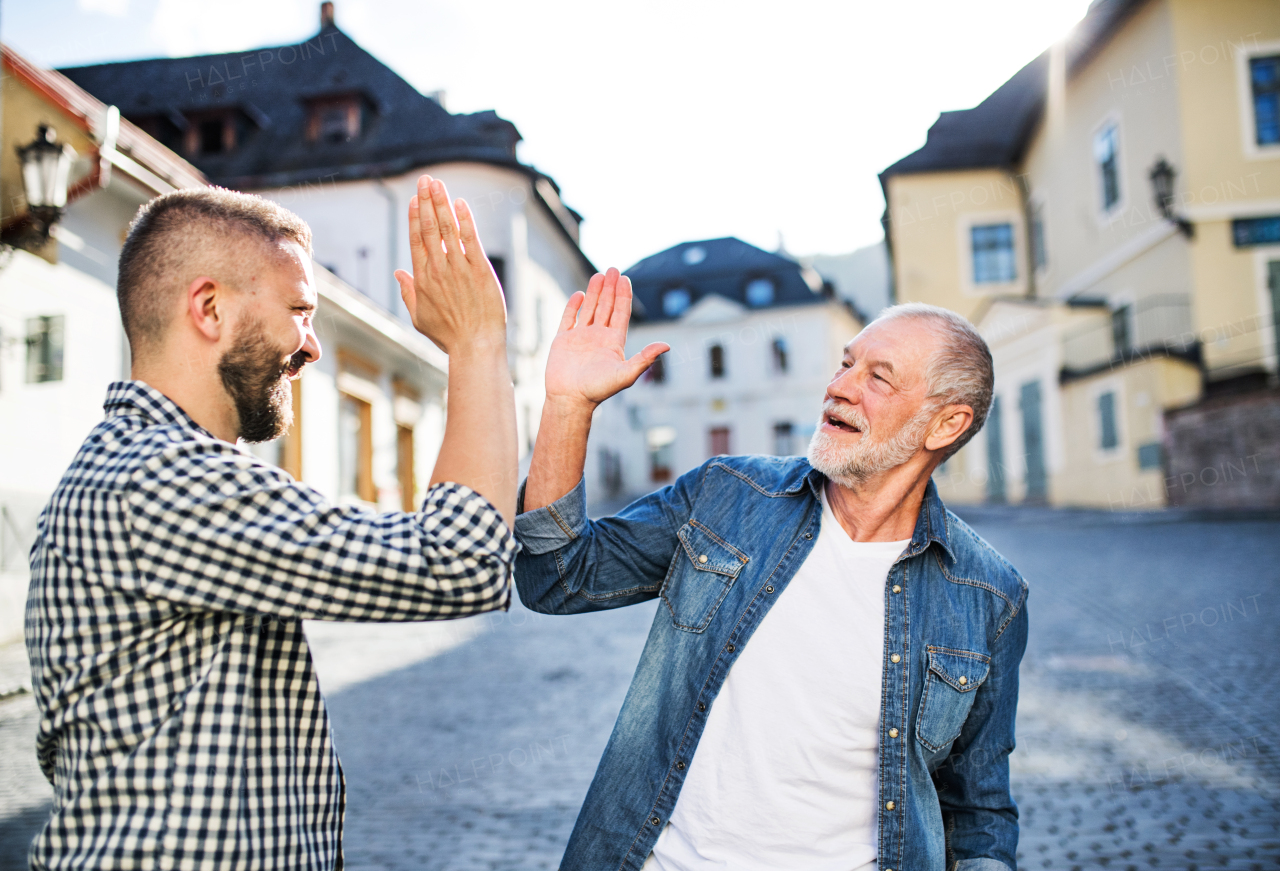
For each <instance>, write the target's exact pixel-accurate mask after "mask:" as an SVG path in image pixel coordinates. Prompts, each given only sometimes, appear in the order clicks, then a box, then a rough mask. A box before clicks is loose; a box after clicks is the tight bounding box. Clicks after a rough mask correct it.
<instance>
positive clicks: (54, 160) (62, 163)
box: [0, 124, 76, 248]
mask: <svg viewBox="0 0 1280 871" xmlns="http://www.w3.org/2000/svg"><path fill="white" fill-rule="evenodd" d="M17 150H18V160H19V161H21V164H22V192H23V194H24V195H25V196H26V198H27V213H26V214H25V215H21V216H19V217H17V218H15V219H13V220H11V221H10V222H9V223H8V224H7V225H6V226H5V227H3V228H0V242H3V243H4V244H6V245H12V246H17V247H19V248H40V247H43V246H44V245H45V243H47V242H48V241H49V231H50V230H52V229H53V225H54V224H56V223H58V221H59V220H60V219H61V218H62V210H63V209H64V208H66V205H67V181H68V179H69V178H70V176H71V163H72V161H74V160H75V157H76V152H75V149H74V148H72V147H71V146H70V145H67V144H65V143H59V142H58V133H57V131H56V130H54V129H53V128H52V127H50V126H49V125H47V124H41V125H40V127H39V128H38V130H37V131H36V138H35V140H34V141H32V142H29V143H27V144H26V145H21V146H19V147H18V149H17Z"/></svg>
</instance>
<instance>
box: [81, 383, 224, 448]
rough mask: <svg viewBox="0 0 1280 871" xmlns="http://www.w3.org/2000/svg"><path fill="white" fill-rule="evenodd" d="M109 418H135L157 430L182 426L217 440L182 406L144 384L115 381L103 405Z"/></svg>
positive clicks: (109, 388) (108, 389)
mask: <svg viewBox="0 0 1280 871" xmlns="http://www.w3.org/2000/svg"><path fill="white" fill-rule="evenodd" d="M102 409H103V410H104V411H105V412H106V413H107V417H120V416H122V415H126V414H135V415H139V416H140V417H144V418H146V419H147V420H148V421H150V422H151V423H152V424H154V425H157V426H166V425H168V426H180V427H183V428H186V429H194V430H197V431H198V432H201V433H204V434H205V435H208V436H209V437H210V438H213V437H214V436H213V434H212V433H210V432H209V431H208V430H206V429H205V428H204V427H202V426H200V424H198V423H196V422H195V421H194V420H192V419H191V417H190V415H188V414H187V413H186V412H185V411H183V410H182V409H181V408H179V407H178V404H177V403H176V402H174V401H173V400H172V399H170V398H169V397H167V396H165V395H164V394H163V393H161V392H160V391H159V390H156V389H155V388H154V387H152V386H151V385H150V384H147V383H145V382H143V381H113V382H112V383H111V385H110V386H109V387H108V388H107V398H106V400H104V401H103V403H102Z"/></svg>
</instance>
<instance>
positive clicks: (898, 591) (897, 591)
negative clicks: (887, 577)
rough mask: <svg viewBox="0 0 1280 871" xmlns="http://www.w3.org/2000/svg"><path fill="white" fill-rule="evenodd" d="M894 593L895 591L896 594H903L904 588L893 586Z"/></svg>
mask: <svg viewBox="0 0 1280 871" xmlns="http://www.w3.org/2000/svg"><path fill="white" fill-rule="evenodd" d="M893 591H894V592H895V593H901V592H902V587H899V586H898V585H897V584H894V585H893Z"/></svg>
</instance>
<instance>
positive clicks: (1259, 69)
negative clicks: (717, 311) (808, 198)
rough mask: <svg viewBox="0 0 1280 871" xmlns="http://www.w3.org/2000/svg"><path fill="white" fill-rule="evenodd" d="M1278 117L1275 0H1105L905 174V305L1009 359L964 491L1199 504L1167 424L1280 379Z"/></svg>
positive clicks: (945, 473)
mask: <svg viewBox="0 0 1280 871" xmlns="http://www.w3.org/2000/svg"><path fill="white" fill-rule="evenodd" d="M1278 125H1280V15H1277V14H1276V7H1275V4H1274V3H1268V2H1266V0H1221V2H1213V3H1208V2H1203V0H1097V2H1094V3H1093V4H1092V5H1091V6H1090V7H1089V11H1088V13H1087V14H1086V16H1085V18H1084V19H1083V20H1082V21H1081V22H1080V23H1079V25H1077V27H1076V28H1075V29H1074V31H1073V32H1072V33H1071V35H1070V36H1069V37H1068V38H1067V39H1066V40H1064V41H1063V42H1062V43H1060V44H1058V45H1055V46H1054V47H1053V48H1051V49H1050V50H1049V51H1046V52H1045V53H1044V54H1042V55H1041V56H1040V57H1038V58H1037V59H1035V60H1034V61H1032V62H1031V63H1030V64H1028V65H1027V66H1026V67H1024V68H1023V69H1022V70H1020V71H1019V72H1018V73H1017V74H1015V75H1014V76H1013V77H1012V78H1011V79H1010V80H1009V81H1008V82H1006V83H1005V84H1004V85H1003V86H1001V88H999V89H998V90H997V91H995V92H994V93H993V94H991V96H990V97H988V98H987V99H986V100H984V101H983V102H982V103H981V104H979V105H978V106H977V107H975V108H973V109H969V110H965V111H960V112H946V113H943V114H942V115H941V116H940V117H939V119H938V121H937V122H936V123H935V124H934V125H933V127H932V128H931V129H930V131H929V136H928V139H927V141H926V143H925V145H924V147H923V148H921V149H920V150H919V151H916V152H915V153H913V154H911V155H908V156H907V157H905V158H903V159H902V160H900V161H898V162H897V163H895V164H893V165H892V166H890V167H889V168H888V169H886V170H885V171H884V172H883V173H882V174H881V182H882V185H883V188H884V192H885V199H886V204H887V212H886V221H885V223H886V228H887V232H888V241H889V245H890V251H891V256H892V264H893V265H892V278H893V287H894V294H895V299H896V301H900V302H907V301H920V302H928V303H932V304H935V305H941V306H944V307H946V308H950V309H953V310H955V311H957V312H959V313H961V314H963V315H965V316H966V317H968V318H969V319H970V320H972V321H973V322H974V323H975V324H977V325H978V326H979V328H980V329H981V330H982V332H983V333H984V335H986V337H987V339H988V342H989V344H990V345H991V348H992V353H993V356H994V358H995V362H996V396H997V399H996V405H995V407H994V408H993V411H992V415H991V418H990V419H989V421H988V423H987V425H986V431H985V433H984V434H983V435H981V436H979V437H978V438H976V439H975V440H974V441H973V442H971V443H970V445H969V446H967V447H966V448H965V449H964V450H962V451H961V452H960V453H959V454H957V455H956V457H954V458H953V459H952V460H951V461H950V462H949V463H948V464H947V466H946V467H945V468H944V469H943V470H941V471H940V473H939V475H938V482H939V486H940V488H941V492H942V493H943V495H944V496H945V497H947V498H950V499H954V500H957V501H968V502H976V501H984V500H985V501H996V502H1000V501H1010V502H1040V503H1046V502H1047V503H1050V504H1064V505H1087V506H1095V507H1102V508H1113V509H1121V508H1154V507H1161V506H1164V505H1167V504H1170V502H1174V501H1177V499H1176V498H1175V497H1174V496H1173V495H1172V494H1171V490H1172V489H1176V487H1177V486H1178V483H1177V482H1178V480H1179V478H1180V476H1182V475H1184V474H1185V469H1183V468H1182V466H1183V465H1184V462H1183V458H1181V457H1179V456H1177V455H1176V453H1171V449H1172V448H1173V447H1175V442H1171V440H1170V438H1169V433H1168V427H1167V421H1166V419H1167V416H1168V415H1169V414H1171V413H1173V412H1174V411H1175V410H1177V409H1182V408H1185V407H1187V406H1189V405H1194V404H1195V403H1197V402H1200V401H1201V400H1202V399H1204V398H1205V397H1214V396H1219V395H1223V394H1228V393H1237V392H1240V391H1246V392H1247V391H1258V390H1261V391H1266V390H1268V389H1271V388H1274V386H1275V383H1276V373H1277V354H1276V347H1277V346H1276V337H1277V330H1276V324H1277V313H1278V312H1280V126H1278ZM1263 441H1265V439H1263ZM1243 449H1244V450H1249V449H1248V448H1247V446H1246V447H1245V448H1243ZM1260 449H1261V448H1260ZM1246 459H1247V458H1246V457H1243V456H1242V457H1239V458H1236V460H1237V461H1238V462H1237V465H1239V464H1240V463H1242V462H1244V461H1245V460H1246ZM1255 459H1256V458H1255ZM1225 471H1226V470H1225V468H1224V472H1225ZM1197 474H1198V472H1197ZM1276 486H1277V488H1278V489H1277V494H1276V497H1275V498H1276V499H1277V500H1280V477H1277V480H1276ZM1264 489H1265V488H1264ZM1255 492H1256V489H1255Z"/></svg>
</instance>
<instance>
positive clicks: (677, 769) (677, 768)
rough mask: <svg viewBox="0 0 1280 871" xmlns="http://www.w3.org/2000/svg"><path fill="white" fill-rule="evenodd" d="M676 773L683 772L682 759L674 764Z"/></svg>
mask: <svg viewBox="0 0 1280 871" xmlns="http://www.w3.org/2000/svg"><path fill="white" fill-rule="evenodd" d="M676 771H684V760H683V759H681V760H678V761H677V762H676Z"/></svg>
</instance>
